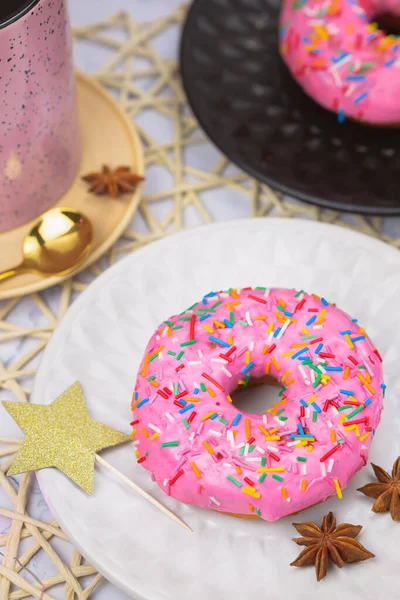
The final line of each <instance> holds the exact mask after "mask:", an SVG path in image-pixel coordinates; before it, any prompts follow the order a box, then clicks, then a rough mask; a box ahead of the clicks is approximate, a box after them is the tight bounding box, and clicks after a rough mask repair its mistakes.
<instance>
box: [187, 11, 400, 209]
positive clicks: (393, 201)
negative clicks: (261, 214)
mask: <svg viewBox="0 0 400 600" xmlns="http://www.w3.org/2000/svg"><path fill="white" fill-rule="evenodd" d="M280 4H281V2H280V0H195V2H194V3H193V5H192V6H191V8H190V11H189V15H188V18H187V21H186V24H185V27H184V30H183V34H182V40H181V55H180V61H181V73H182V78H183V84H184V88H185V91H186V94H187V96H188V99H189V103H190V104H191V106H192V109H193V111H194V114H195V115H196V117H197V119H198V120H199V122H200V125H201V126H202V127H203V129H204V130H205V132H206V133H207V135H208V136H209V137H210V138H211V140H212V141H213V142H214V143H215V144H216V145H217V146H218V147H219V148H220V149H221V150H222V152H224V154H226V155H227V156H228V157H229V158H230V160H232V162H234V163H236V164H237V165H239V166H240V167H241V168H242V169H244V170H245V171H247V172H248V173H249V174H250V175H252V176H253V177H256V178H257V179H260V180H261V181H264V182H266V183H268V184H270V185H271V186H273V187H275V188H277V189H279V190H281V191H283V192H286V193H288V194H290V195H292V196H295V197H297V198H300V199H301V200H305V201H306V202H311V203H313V204H318V205H320V206H323V207H329V208H334V209H338V210H346V211H353V212H360V213H366V214H380V215H400V197H399V179H400V130H399V129H397V128H377V127H369V126H365V125H360V124H358V123H352V122H346V123H344V124H343V125H340V124H339V123H338V122H337V117H336V116H335V115H334V114H332V113H330V112H329V111H327V110H325V109H323V108H322V107H320V106H319V105H318V104H316V103H315V102H314V101H313V100H311V99H310V98H309V97H308V96H306V95H305V94H304V93H303V91H302V90H301V89H300V87H299V86H298V85H297V84H296V82H295V81H293V79H292V77H291V75H290V73H289V71H288V69H287V68H286V66H285V65H284V63H283V62H282V60H281V58H280V56H279V52H278V41H277V37H278V18H279V10H280Z"/></svg>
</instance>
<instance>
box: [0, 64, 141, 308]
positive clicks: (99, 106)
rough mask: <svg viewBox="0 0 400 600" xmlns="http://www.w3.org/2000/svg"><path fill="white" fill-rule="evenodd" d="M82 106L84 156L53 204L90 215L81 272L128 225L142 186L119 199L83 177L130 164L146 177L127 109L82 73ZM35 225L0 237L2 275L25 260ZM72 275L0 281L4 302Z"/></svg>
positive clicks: (79, 77)
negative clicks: (89, 240) (93, 189)
mask: <svg viewBox="0 0 400 600" xmlns="http://www.w3.org/2000/svg"><path fill="white" fill-rule="evenodd" d="M76 79H77V91H78V103H79V111H80V118H81V127H82V139H83V157H82V162H81V166H80V170H79V173H78V175H77V177H76V179H75V181H74V183H73V184H72V186H71V188H70V189H69V190H68V192H67V193H66V194H65V195H64V196H63V197H62V198H60V200H59V201H58V202H57V204H55V205H54V206H68V207H71V208H75V209H77V210H79V211H81V212H82V213H83V214H85V215H86V216H87V217H88V218H89V219H90V221H91V222H92V225H93V233H94V236H93V245H92V251H91V253H90V254H89V256H88V258H87V259H86V260H85V262H84V263H82V264H81V265H79V268H77V269H76V271H74V274H76V273H77V272H79V271H82V270H83V269H85V268H86V267H87V266H88V265H90V264H92V263H93V262H95V261H96V260H97V259H98V258H99V257H100V256H101V255H102V254H104V252H106V250H108V248H109V247H110V246H111V245H112V244H113V243H114V242H115V241H116V240H117V239H118V238H119V237H120V236H121V235H122V233H123V232H124V231H125V229H126V228H127V227H128V225H129V222H130V220H131V219H132V216H133V215H134V213H135V211H136V209H137V207H138V205H139V201H140V190H141V186H140V185H139V186H138V188H137V190H136V191H135V193H134V194H133V195H131V196H130V195H124V196H121V197H120V198H118V199H116V200H114V199H112V198H109V197H107V196H95V195H94V194H89V192H88V186H87V184H86V183H85V182H84V181H82V175H86V174H87V173H89V172H92V171H100V170H101V167H102V165H103V164H108V165H110V166H111V167H113V168H114V167H117V166H121V165H124V166H130V167H132V169H133V170H134V171H135V172H136V173H138V174H139V175H143V174H144V159H143V149H142V145H141V142H140V139H139V136H138V134H137V133H136V131H135V129H134V127H133V126H132V124H131V122H130V121H129V119H128V117H127V116H126V115H125V113H124V111H123V108H122V106H121V105H120V104H118V102H117V101H116V100H114V99H113V98H112V96H111V95H110V94H108V93H107V92H106V91H105V90H104V89H103V88H102V87H101V86H100V85H98V84H97V83H96V82H95V81H94V80H92V79H91V78H90V77H86V76H85V75H82V74H81V73H77V78H76ZM32 222H33V221H30V222H28V223H25V224H24V225H21V227H18V228H16V229H11V230H10V231H6V232H4V233H1V234H0V272H1V271H5V270H6V269H9V268H11V267H13V266H16V265H18V264H19V263H20V262H21V260H22V242H23V240H24V237H25V235H26V234H27V233H28V231H29V230H30V229H31V227H32ZM68 277H71V274H70V273H69V274H67V275H62V276H54V277H42V276H40V275H38V274H35V273H29V274H24V275H19V276H17V277H13V278H11V279H8V280H5V281H4V282H1V283H0V300H1V299H4V298H13V297H16V296H22V295H25V294H31V293H33V292H38V291H40V290H44V289H46V288H48V287H51V286H53V285H56V284H57V283H60V282H61V281H64V280H65V279H67V278H68Z"/></svg>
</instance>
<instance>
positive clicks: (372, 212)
mask: <svg viewBox="0 0 400 600" xmlns="http://www.w3.org/2000/svg"><path fill="white" fill-rule="evenodd" d="M202 1H203V0H193V3H192V4H191V6H190V8H189V10H188V14H187V17H186V21H185V23H184V25H183V29H182V33H181V38H180V44H179V68H180V73H181V80H182V85H183V89H184V92H185V94H186V97H187V99H188V103H189V106H190V108H191V110H192V111H193V114H194V116H195V117H196V119H197V121H198V122H199V125H200V127H201V128H202V130H203V131H204V133H205V134H206V135H207V137H208V138H209V140H210V141H211V142H212V143H213V144H214V145H215V146H216V147H217V148H219V150H220V151H221V152H222V153H223V154H224V155H225V156H227V157H228V159H229V160H230V161H231V162H232V163H233V164H235V165H236V166H238V167H239V168H240V169H242V170H243V171H245V172H246V173H247V174H248V175H250V176H251V177H253V178H254V179H256V180H257V181H261V182H262V183H266V184H267V185H269V186H271V187H272V188H275V189H276V190H278V191H280V192H282V193H283V194H286V195H288V196H290V197H292V198H295V199H297V200H301V201H303V202H306V203H307V204H312V205H314V206H319V207H321V208H326V209H330V210H337V211H340V212H346V213H355V214H360V215H368V216H381V217H397V216H399V215H400V206H399V208H397V209H391V208H379V207H378V206H377V207H376V208H371V207H370V206H364V205H361V206H360V205H353V204H351V203H349V202H348V203H346V204H341V203H340V202H335V201H333V200H332V201H331V200H325V199H324V198H321V197H320V196H314V195H312V194H307V193H305V192H302V191H298V190H294V189H292V188H290V187H288V186H286V185H285V183H283V182H282V181H280V180H277V179H275V178H274V177H271V176H269V175H267V174H264V173H260V172H259V171H257V169H255V168H253V167H252V166H251V165H249V164H247V163H246V162H245V161H244V160H242V159H241V158H240V157H238V156H236V155H235V153H234V152H231V151H230V149H229V148H228V149H226V148H225V147H224V145H223V144H222V143H221V142H220V140H218V139H217V138H216V137H215V136H214V132H213V130H212V128H208V127H207V125H206V123H205V121H204V119H203V117H202V115H201V114H200V113H199V112H198V111H197V104H196V102H195V101H194V100H193V98H194V96H193V95H192V93H191V92H190V86H189V85H188V81H189V79H190V72H188V71H187V61H186V56H187V52H186V47H187V44H188V43H189V38H190V32H189V27H190V25H191V19H195V18H196V12H195V11H197V10H200V9H199V8H198V7H199V6H200V3H201V2H202Z"/></svg>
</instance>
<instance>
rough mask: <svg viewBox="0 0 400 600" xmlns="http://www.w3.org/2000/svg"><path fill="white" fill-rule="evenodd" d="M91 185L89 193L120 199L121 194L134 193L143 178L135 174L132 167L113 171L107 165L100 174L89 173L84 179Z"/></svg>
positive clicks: (118, 168)
mask: <svg viewBox="0 0 400 600" xmlns="http://www.w3.org/2000/svg"><path fill="white" fill-rule="evenodd" d="M82 179H83V180H84V181H87V182H88V183H90V188H89V192H93V194H97V195H98V196H103V195H109V196H111V197H112V198H118V196H119V195H120V194H124V193H126V192H134V191H135V189H136V187H137V185H138V183H140V182H141V181H143V177H141V176H140V175H137V174H136V173H133V171H132V170H131V168H130V167H117V168H116V169H114V170H112V169H110V167H108V166H107V165H104V166H103V169H102V170H101V172H100V173H88V174H87V175H85V176H84V177H82Z"/></svg>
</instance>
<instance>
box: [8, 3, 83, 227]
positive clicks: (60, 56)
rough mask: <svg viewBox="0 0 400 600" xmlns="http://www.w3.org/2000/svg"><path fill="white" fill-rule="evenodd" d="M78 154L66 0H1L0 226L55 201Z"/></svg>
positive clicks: (33, 214) (34, 213)
mask: <svg viewBox="0 0 400 600" xmlns="http://www.w3.org/2000/svg"><path fill="white" fill-rule="evenodd" d="M80 159H81V140H80V131H79V118H78V110H77V104H76V95H75V78H74V68H73V62H72V39H71V28H70V24H69V19H68V13H67V2H66V0H0V232H2V231H6V230H8V229H13V228H14V227H18V226H19V225H21V224H23V223H26V222H27V221H29V220H31V219H33V218H35V217H37V216H38V215H40V214H41V213H43V212H44V211H45V210H47V209H48V208H49V207H50V206H51V205H52V204H54V203H55V202H57V200H59V198H60V197H61V196H62V195H63V194H64V193H65V192H66V191H67V190H68V188H69V187H70V185H71V183H72V182H73V180H74V178H75V176H76V174H77V171H78V168H79V163H80Z"/></svg>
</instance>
